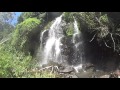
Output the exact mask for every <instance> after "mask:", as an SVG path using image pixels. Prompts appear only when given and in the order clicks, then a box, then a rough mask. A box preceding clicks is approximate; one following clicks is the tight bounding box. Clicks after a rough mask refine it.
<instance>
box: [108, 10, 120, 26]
mask: <svg viewBox="0 0 120 90" xmlns="http://www.w3.org/2000/svg"><path fill="white" fill-rule="evenodd" d="M107 15H108V17H109V18H110V19H111V21H112V22H113V23H114V25H115V26H116V27H117V26H118V25H119V23H120V12H107Z"/></svg>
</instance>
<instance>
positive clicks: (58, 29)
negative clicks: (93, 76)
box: [40, 15, 84, 72]
mask: <svg viewBox="0 0 120 90" xmlns="http://www.w3.org/2000/svg"><path fill="white" fill-rule="evenodd" d="M62 16H63V15H61V16H60V17H57V18H56V19H55V21H54V22H53V24H52V25H51V27H50V29H49V30H44V31H43V32H42V33H41V37H40V40H41V45H40V51H41V53H40V54H41V55H40V58H41V60H42V62H40V64H41V65H43V64H48V63H49V61H53V62H57V63H64V62H65V63H66V62H67V63H66V64H68V63H69V61H70V62H71V61H72V64H71V65H72V66H74V69H75V70H76V72H78V71H79V69H82V60H83V53H84V51H83V39H82V34H81V33H80V30H79V28H78V23H77V21H76V19H75V18H74V23H73V24H74V33H73V37H72V42H71V43H73V46H72V45H71V46H70V47H73V50H74V51H71V52H70V53H72V55H73V56H72V55H66V56H67V57H69V58H68V59H65V60H64V56H65V55H64V54H63V53H62V51H61V46H62V43H61V40H63V37H64V34H63V27H62V25H63V22H62ZM46 32H47V35H46ZM44 35H45V36H44ZM44 38H47V40H46V39H45V40H44ZM63 41H64V40H63ZM43 43H44V44H43ZM68 45H69V44H68ZM63 47H64V45H63ZM62 50H63V51H64V49H63V48H62ZM68 51H69V50H68ZM71 57H72V58H71ZM65 63H64V64H65Z"/></svg>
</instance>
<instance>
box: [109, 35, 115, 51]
mask: <svg viewBox="0 0 120 90" xmlns="http://www.w3.org/2000/svg"><path fill="white" fill-rule="evenodd" d="M110 35H111V39H112V41H113V44H114V51H115V41H114V39H113V36H112V33H110Z"/></svg>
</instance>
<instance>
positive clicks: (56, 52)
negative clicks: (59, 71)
mask: <svg viewBox="0 0 120 90" xmlns="http://www.w3.org/2000/svg"><path fill="white" fill-rule="evenodd" d="M61 21H62V15H61V16H60V17H58V18H56V20H55V21H54V23H53V24H52V25H51V27H50V29H49V32H48V39H47V41H46V43H45V46H44V49H43V51H42V52H43V54H42V57H43V58H42V59H43V60H42V64H47V63H48V62H49V61H54V62H59V63H60V62H61V60H62V55H61V50H60V45H62V44H61V38H62V37H63V36H64V35H63V30H62V27H61ZM43 34H44V32H43V33H42V35H41V36H42V37H41V42H42V40H43ZM42 48H43V47H42Z"/></svg>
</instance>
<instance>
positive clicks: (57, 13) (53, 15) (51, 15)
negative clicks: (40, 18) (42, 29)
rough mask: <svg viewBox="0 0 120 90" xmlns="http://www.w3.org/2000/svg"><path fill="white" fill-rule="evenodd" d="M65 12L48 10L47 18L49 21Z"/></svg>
mask: <svg viewBox="0 0 120 90" xmlns="http://www.w3.org/2000/svg"><path fill="white" fill-rule="evenodd" d="M62 13H63V12H47V19H48V20H49V21H51V20H53V19H55V18H56V17H59V16H60V15H61V14H62Z"/></svg>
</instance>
